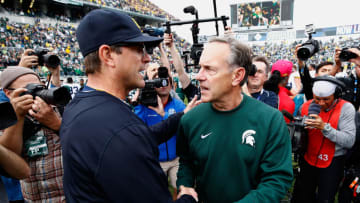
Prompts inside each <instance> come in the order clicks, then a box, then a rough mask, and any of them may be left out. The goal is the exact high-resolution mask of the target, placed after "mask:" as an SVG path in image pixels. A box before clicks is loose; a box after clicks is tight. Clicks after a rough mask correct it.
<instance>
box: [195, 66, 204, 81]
mask: <svg viewBox="0 0 360 203" xmlns="http://www.w3.org/2000/svg"><path fill="white" fill-rule="evenodd" d="M195 79H196V80H199V81H201V80H205V75H204V71H203V69H202V68H201V69H200V70H199V72H198V74H196V76H195Z"/></svg>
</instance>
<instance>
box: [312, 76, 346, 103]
mask: <svg viewBox="0 0 360 203" xmlns="http://www.w3.org/2000/svg"><path fill="white" fill-rule="evenodd" d="M316 81H327V82H331V83H333V84H335V85H336V88H335V93H334V97H335V99H338V98H340V97H341V96H342V95H343V91H344V90H345V87H346V86H345V84H344V83H343V82H341V81H340V80H338V79H336V78H335V77H333V76H329V75H324V76H318V77H315V78H314V82H316Z"/></svg>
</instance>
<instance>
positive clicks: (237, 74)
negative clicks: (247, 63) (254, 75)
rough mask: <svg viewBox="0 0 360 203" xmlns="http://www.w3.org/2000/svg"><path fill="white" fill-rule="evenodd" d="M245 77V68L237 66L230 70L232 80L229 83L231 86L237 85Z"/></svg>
mask: <svg viewBox="0 0 360 203" xmlns="http://www.w3.org/2000/svg"><path fill="white" fill-rule="evenodd" d="M244 78H245V68H243V67H238V68H235V69H234V70H233V72H232V81H231V84H232V85H233V86H239V85H240V83H241V81H243V80H244Z"/></svg>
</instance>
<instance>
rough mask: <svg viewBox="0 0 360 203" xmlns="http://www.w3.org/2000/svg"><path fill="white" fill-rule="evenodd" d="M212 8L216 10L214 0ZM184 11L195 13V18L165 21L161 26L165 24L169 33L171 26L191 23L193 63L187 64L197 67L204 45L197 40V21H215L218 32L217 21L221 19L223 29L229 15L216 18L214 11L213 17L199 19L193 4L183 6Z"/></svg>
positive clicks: (191, 56) (191, 54) (191, 55)
mask: <svg viewBox="0 0 360 203" xmlns="http://www.w3.org/2000/svg"><path fill="white" fill-rule="evenodd" d="M214 10H215V11H216V4H215V1H214ZM184 13H190V14H191V15H195V20H192V21H180V22H166V23H165V24H163V26H166V31H165V32H166V33H168V34H170V33H171V26H174V25H185V24H192V27H191V33H192V38H193V45H192V47H191V51H190V58H191V59H192V60H193V61H194V63H193V64H188V66H195V67H198V65H199V60H200V56H201V53H202V50H203V46H204V45H203V44H202V43H199V42H198V34H199V31H200V29H199V23H204V22H215V23H216V31H217V32H218V27H217V21H220V20H221V21H222V22H223V26H224V29H225V28H226V26H227V24H226V20H228V19H229V17H226V16H221V17H219V18H218V17H217V14H216V12H215V18H209V19H199V16H198V11H197V9H196V8H195V7H194V6H188V7H186V8H184Z"/></svg>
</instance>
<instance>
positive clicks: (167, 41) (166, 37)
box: [164, 33, 174, 47]
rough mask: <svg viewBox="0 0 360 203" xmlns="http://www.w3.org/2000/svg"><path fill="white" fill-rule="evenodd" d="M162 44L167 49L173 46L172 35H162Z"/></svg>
mask: <svg viewBox="0 0 360 203" xmlns="http://www.w3.org/2000/svg"><path fill="white" fill-rule="evenodd" d="M164 44H165V45H166V46H168V47H171V46H172V45H173V44H174V40H173V36H172V34H168V33H165V34H164Z"/></svg>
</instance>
